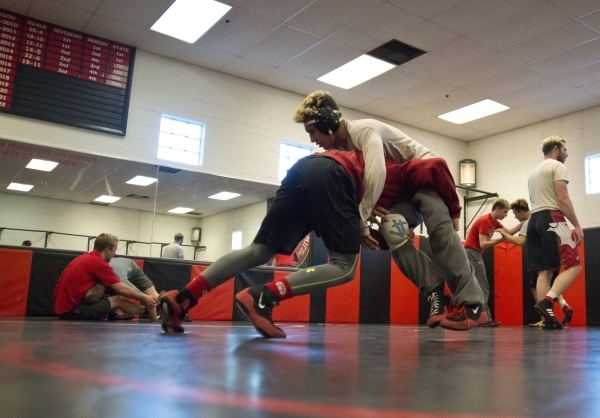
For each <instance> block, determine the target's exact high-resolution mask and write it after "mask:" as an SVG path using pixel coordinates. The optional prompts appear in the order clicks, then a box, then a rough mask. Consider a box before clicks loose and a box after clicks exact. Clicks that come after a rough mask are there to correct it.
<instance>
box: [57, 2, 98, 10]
mask: <svg viewBox="0 0 600 418" xmlns="http://www.w3.org/2000/svg"><path fill="white" fill-rule="evenodd" d="M56 1H57V2H59V3H63V4H68V5H69V6H73V7H77V8H78V9H83V10H87V11H88V12H94V11H96V9H98V6H100V3H102V0H56Z"/></svg>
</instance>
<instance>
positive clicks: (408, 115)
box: [386, 106, 431, 127]
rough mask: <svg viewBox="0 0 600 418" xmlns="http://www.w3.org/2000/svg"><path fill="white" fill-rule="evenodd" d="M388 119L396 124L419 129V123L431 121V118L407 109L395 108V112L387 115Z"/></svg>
mask: <svg viewBox="0 0 600 418" xmlns="http://www.w3.org/2000/svg"><path fill="white" fill-rule="evenodd" d="M386 118H387V119H389V120H392V121H395V122H399V123H404V124H406V125H412V126H415V127H418V126H417V124H418V123H420V122H421V121H424V120H430V119H431V116H430V115H428V114H426V113H423V112H419V111H417V110H413V109H409V108H406V107H402V106H394V111H393V112H392V113H390V114H388V115H386Z"/></svg>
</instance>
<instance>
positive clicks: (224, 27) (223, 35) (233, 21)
mask: <svg viewBox="0 0 600 418" xmlns="http://www.w3.org/2000/svg"><path fill="white" fill-rule="evenodd" d="M225 17H226V18H227V20H229V23H225V21H224V20H223V21H221V22H217V23H216V24H215V25H214V26H213V27H212V28H211V29H210V30H209V31H208V32H206V33H205V34H204V35H203V36H202V37H201V38H200V39H198V41H196V43H197V44H199V45H204V46H207V47H209V48H212V49H216V50H219V51H223V52H227V53H229V54H239V53H240V52H241V51H243V50H246V49H248V48H250V47H252V46H253V45H254V44H256V43H257V42H258V41H260V40H261V39H262V38H263V37H265V36H266V35H267V34H269V33H270V32H271V31H273V30H274V29H275V28H277V27H278V26H279V25H280V23H279V22H276V21H274V20H271V19H267V18H264V17H262V16H259V15H256V14H254V13H251V12H249V11H247V10H242V9H239V8H234V9H232V10H230V11H229V13H227V14H226V15H225Z"/></svg>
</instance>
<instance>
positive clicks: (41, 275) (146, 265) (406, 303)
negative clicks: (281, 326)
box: [0, 228, 600, 326]
mask: <svg viewBox="0 0 600 418" xmlns="http://www.w3.org/2000/svg"><path fill="white" fill-rule="evenodd" d="M584 233H585V243H584V244H583V245H581V246H580V247H579V253H580V256H581V261H582V271H581V273H580V275H579V276H578V278H577V279H576V280H575V282H574V283H573V285H572V286H571V287H570V288H569V289H568V290H567V292H565V294H564V297H565V298H566V299H567V301H568V303H569V304H570V305H571V307H573V309H574V310H575V315H574V317H573V322H572V325H573V326H578V325H579V326H582V325H593V326H598V325H600V303H598V302H597V301H598V300H600V257H599V255H600V254H599V252H598V250H597V249H598V248H600V228H589V229H587V230H585V231H584ZM415 245H417V246H419V247H420V248H421V249H422V250H423V251H425V252H426V253H428V254H429V255H430V253H429V245H428V240H427V238H424V237H417V239H416V240H415ZM593 249H595V250H593ZM79 254H81V253H76V252H70V251H61V250H51V249H44V248H28V249H23V248H22V247H9V246H4V247H3V246H0V285H1V286H2V287H1V288H2V290H3V291H4V297H3V298H2V299H0V316H54V307H53V301H52V293H53V290H54V286H55V285H56V281H57V280H58V277H59V276H60V274H61V272H62V271H63V269H64V268H65V266H66V265H67V264H68V263H69V262H70V261H71V260H72V259H73V258H75V257H76V256H78V255H79ZM312 257H313V264H321V263H325V262H326V261H327V251H326V249H325V247H324V246H323V245H322V242H320V240H316V241H314V247H313V249H312ZM526 258H527V257H526V253H525V251H522V249H521V247H518V246H515V245H512V244H510V243H501V244H498V245H497V246H495V247H494V250H493V251H486V252H485V253H484V263H485V266H486V270H487V276H488V280H489V282H490V289H491V292H490V308H491V310H492V314H493V316H494V319H496V320H498V321H502V323H503V324H505V325H518V326H520V325H525V324H528V323H531V322H536V321H537V320H539V316H538V314H537V313H536V312H535V310H534V308H533V296H532V293H531V286H530V274H529V273H527V270H526V266H525V263H526ZM134 261H135V262H136V263H138V265H139V266H140V268H142V269H143V270H144V272H145V273H146V274H147V275H148V277H149V278H150V280H152V282H153V283H154V285H155V287H156V289H157V291H161V290H170V289H177V288H180V287H182V286H184V285H185V284H186V283H188V282H189V281H190V280H191V279H192V278H193V277H195V276H196V275H197V274H200V273H201V272H202V271H203V270H204V269H205V268H206V267H207V265H208V264H207V263H198V262H193V261H180V260H168V259H160V258H136V259H134ZM288 274H290V270H289V269H280V270H278V269H276V268H270V267H261V268H256V269H251V270H248V271H246V272H244V273H242V274H239V275H238V276H236V277H234V278H231V279H230V280H228V281H226V282H225V283H224V284H222V285H221V286H219V287H217V288H216V289H213V290H212V291H211V292H210V293H209V294H208V295H206V296H204V298H203V299H202V300H201V301H200V303H199V304H198V305H197V306H196V307H194V308H193V309H192V310H191V311H190V317H191V318H192V319H193V320H217V321H221V320H222V321H230V320H234V321H238V320H245V317H244V316H243V315H242V314H241V313H240V312H239V310H238V309H237V308H236V307H235V303H234V296H235V294H236V293H237V292H239V291H241V290H242V289H244V288H245V287H247V286H251V285H256V284H264V283H268V282H270V281H272V280H273V279H274V278H280V277H285V276H286V275H288ZM427 316H428V304H427V301H426V298H425V297H424V296H423V295H420V294H419V293H418V291H417V289H416V287H415V286H414V285H413V284H412V283H411V282H410V281H408V279H406V278H405V277H404V276H403V274H402V273H401V272H400V270H399V269H398V267H397V266H396V265H395V264H394V263H393V261H392V259H391V257H390V255H389V253H388V252H385V251H363V252H362V254H361V257H360V260H359V264H358V267H357V273H356V276H355V278H354V280H352V281H351V282H349V283H346V284H344V285H341V286H337V287H333V288H329V289H327V290H326V291H322V292H317V293H313V294H311V295H305V296H300V297H296V298H292V299H290V300H287V301H284V302H282V303H281V304H280V305H279V306H278V307H277V308H275V309H274V311H273V318H274V320H275V321H279V322H313V323H365V324H425V323H426V322H427ZM557 316H558V317H559V318H561V317H562V314H561V313H560V312H558V310H557Z"/></svg>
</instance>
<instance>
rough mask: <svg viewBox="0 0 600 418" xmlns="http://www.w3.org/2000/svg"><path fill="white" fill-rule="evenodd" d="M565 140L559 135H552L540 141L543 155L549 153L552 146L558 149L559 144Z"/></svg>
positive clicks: (564, 142)
mask: <svg viewBox="0 0 600 418" xmlns="http://www.w3.org/2000/svg"><path fill="white" fill-rule="evenodd" d="M566 143H567V141H566V140H565V139H564V138H561V137H560V136H556V135H552V136H549V137H548V138H546V139H544V140H543V141H542V152H543V153H544V155H548V154H550V152H552V150H553V149H554V147H558V148H559V149H560V147H561V144H566Z"/></svg>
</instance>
